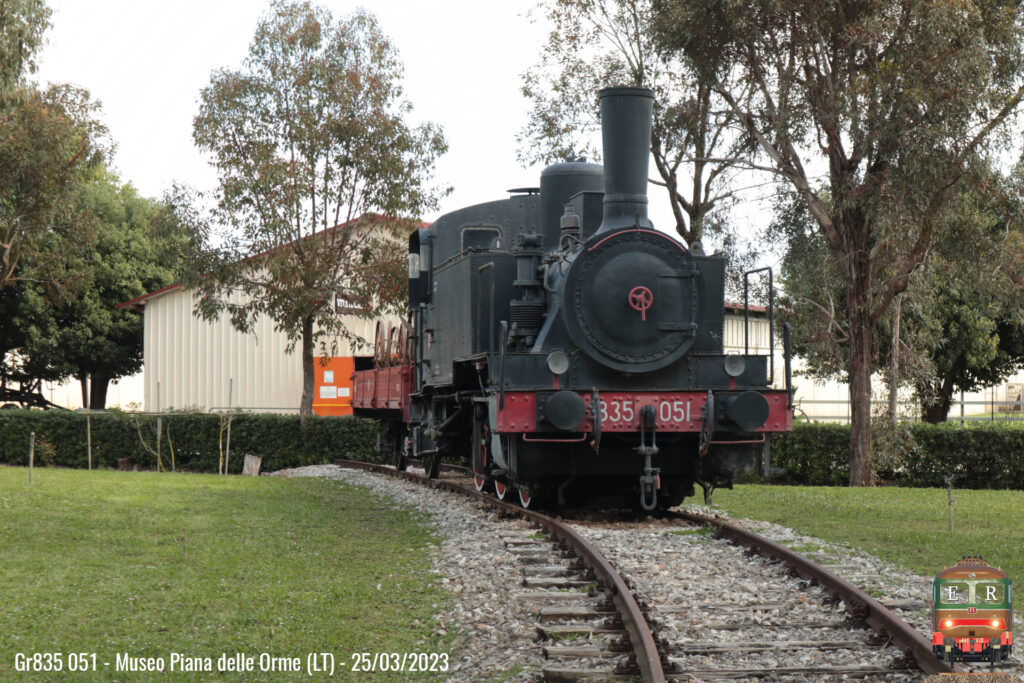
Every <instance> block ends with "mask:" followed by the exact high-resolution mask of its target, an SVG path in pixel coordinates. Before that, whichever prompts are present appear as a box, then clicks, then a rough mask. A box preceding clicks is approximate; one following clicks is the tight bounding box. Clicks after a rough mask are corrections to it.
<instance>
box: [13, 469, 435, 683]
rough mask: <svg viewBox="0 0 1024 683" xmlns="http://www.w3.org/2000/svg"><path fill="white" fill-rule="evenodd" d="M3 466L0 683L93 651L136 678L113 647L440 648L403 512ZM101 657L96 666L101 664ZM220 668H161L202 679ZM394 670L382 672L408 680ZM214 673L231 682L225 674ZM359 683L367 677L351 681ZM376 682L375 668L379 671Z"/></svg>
mask: <svg viewBox="0 0 1024 683" xmlns="http://www.w3.org/2000/svg"><path fill="white" fill-rule="evenodd" d="M27 479H28V471H27V469H25V468H16V467H0V576H2V579H0V679H3V680H8V679H9V678H16V677H17V674H16V673H15V666H14V665H15V655H16V654H17V653H35V652H61V653H65V657H66V653H69V652H84V653H96V654H97V659H98V661H99V662H100V663H99V671H98V674H92V673H90V674H87V675H86V674H74V675H72V674H68V673H67V672H64V673H62V674H57V675H55V676H54V677H52V678H48V677H46V676H41V675H40V674H22V675H21V676H23V677H24V679H25V680H41V679H42V680H56V679H60V680H63V679H65V678H69V679H72V680H93V679H95V678H97V677H98V678H105V679H109V680H113V679H116V680H146V679H148V678H151V677H152V674H136V675H134V676H132V675H126V674H124V673H117V672H115V670H114V669H115V666H116V660H115V658H116V655H117V654H118V653H122V652H123V653H129V654H131V655H133V656H139V657H164V659H165V662H167V663H169V658H170V653H173V652H179V653H184V654H187V655H189V656H196V657H212V658H213V659H214V663H215V665H216V659H217V657H218V656H219V655H220V654H221V653H235V652H242V653H247V654H249V655H254V656H256V657H257V658H258V657H259V655H260V654H261V653H269V654H270V655H272V656H288V657H300V658H301V660H302V667H303V673H302V674H301V675H299V674H295V675H291V676H288V675H284V676H282V675H280V674H261V673H260V672H259V669H258V667H259V664H258V659H257V663H256V667H257V670H256V671H255V672H254V673H249V674H245V675H244V678H245V680H261V679H263V680H275V681H277V680H289V679H299V678H302V679H308V677H307V675H306V674H305V667H306V655H307V653H309V652H331V653H333V654H334V656H335V661H336V663H337V664H339V665H341V664H345V665H346V668H345V669H344V670H345V671H347V670H348V669H350V668H351V664H352V660H351V653H359V652H370V653H372V652H399V653H401V652H447V650H446V647H447V643H446V642H441V641H438V640H437V637H435V636H431V631H432V630H433V624H434V614H436V613H437V612H438V611H439V607H440V606H442V605H443V604H444V603H445V601H446V597H445V594H444V593H443V591H442V590H441V589H440V588H439V587H438V586H437V585H436V584H434V583H433V579H434V576H433V575H432V574H431V572H430V560H429V552H430V548H431V546H432V545H433V544H436V542H437V539H436V538H435V537H434V536H433V534H432V533H431V531H430V530H429V529H428V527H427V526H426V525H425V523H424V520H423V518H422V517H420V516H418V515H417V514H415V513H412V512H408V511H402V510H396V509H395V508H394V507H391V506H388V505H386V504H385V503H383V502H382V501H381V500H380V499H378V498H376V497H375V496H372V495H368V494H367V492H366V491H365V490H362V489H359V488H356V487H351V486H345V485H342V484H340V483H338V482H328V481H323V480H311V479H284V478H277V477H259V478H254V477H238V476H233V477H218V476H215V475H186V474H157V473H146V472H109V471H99V472H97V471H94V472H84V471H75V470H58V469H37V470H36V471H35V483H34V484H33V485H32V486H31V487H30V486H29V485H28V483H27ZM104 661H106V662H109V666H108V667H105V666H103V664H102V662H104ZM216 676H218V674H205V675H204V674H198V675H189V674H182V675H174V676H170V677H169V680H192V679H197V680H198V679H203V680H207V679H209V678H211V677H216ZM408 677H409V676H408V674H405V675H393V676H392V677H391V678H392V679H393V680H401V679H405V678H408ZM227 678H229V679H232V680H237V679H238V676H237V674H235V675H228V676H227ZM360 678H361V679H362V678H365V677H360ZM381 678H382V679H384V678H387V677H386V676H383V677H381Z"/></svg>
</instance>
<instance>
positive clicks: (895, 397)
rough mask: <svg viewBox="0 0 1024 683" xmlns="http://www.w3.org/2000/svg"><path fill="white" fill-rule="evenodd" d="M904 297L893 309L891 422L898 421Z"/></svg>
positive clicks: (890, 385) (890, 380) (898, 296)
mask: <svg viewBox="0 0 1024 683" xmlns="http://www.w3.org/2000/svg"><path fill="white" fill-rule="evenodd" d="M902 302H903V295H902V294H897V295H896V298H895V300H893V303H892V305H893V309H892V342H891V344H890V349H889V420H890V421H892V422H895V421H896V412H897V408H898V407H899V389H900V383H899V375H900V354H899V350H900V307H901V304H902Z"/></svg>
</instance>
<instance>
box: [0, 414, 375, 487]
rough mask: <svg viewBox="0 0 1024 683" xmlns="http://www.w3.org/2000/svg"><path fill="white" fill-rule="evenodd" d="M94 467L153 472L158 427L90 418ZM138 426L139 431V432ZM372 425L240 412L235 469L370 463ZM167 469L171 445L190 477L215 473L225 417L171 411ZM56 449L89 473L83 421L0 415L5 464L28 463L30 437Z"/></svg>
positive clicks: (58, 460)
mask: <svg viewBox="0 0 1024 683" xmlns="http://www.w3.org/2000/svg"><path fill="white" fill-rule="evenodd" d="M90 419H91V425H92V444H93V454H92V458H93V459H92V462H93V467H99V468H102V467H116V466H117V460H118V459H119V458H130V459H131V461H132V462H133V463H135V464H136V465H138V466H139V467H141V468H142V469H147V470H156V469H158V467H157V457H156V455H155V454H154V453H152V452H150V451H149V450H147V449H146V448H145V447H144V446H143V444H142V443H141V442H140V439H139V432H140V431H141V433H142V436H143V438H145V439H146V443H147V444H149V446H150V447H151V448H152V447H155V444H156V428H157V425H156V421H157V418H156V417H154V416H151V415H141V416H134V415H130V414H126V413H120V412H116V411H112V412H110V413H107V414H105V415H93V416H92V417H91V418H90ZM136 420H137V423H138V427H136ZM376 429H377V425H376V423H375V422H372V421H368V420H364V421H356V420H355V419H353V418H350V417H315V418H310V419H309V420H307V421H306V425H305V427H303V426H301V424H300V421H299V418H298V417H297V416H295V415H270V414H237V415H235V416H234V418H233V419H232V421H231V453H232V457H231V463H230V471H231V472H232V473H236V474H237V473H238V472H241V471H242V460H243V458H242V454H246V453H247V454H250V455H255V456H259V457H261V458H263V469H264V470H265V471H272V470H280V469H286V468H289V467H298V466H301V465H313V464H320V463H328V462H332V461H334V460H336V459H338V458H350V459H355V460H373V459H374V458H375V457H376V455H375V453H374V445H375V443H376V438H377V431H376ZM162 430H163V445H162V449H161V453H162V458H163V461H164V464H165V466H168V465H169V463H170V457H169V455H170V451H169V449H168V441H169V442H170V444H171V446H172V447H173V448H174V455H175V460H176V463H177V468H178V469H179V470H181V471H185V472H216V471H217V465H218V458H219V450H218V448H219V443H220V438H219V437H220V433H219V432H220V416H218V415H210V414H196V413H172V414H170V415H166V416H164V417H163V418H162ZM31 432H35V434H36V438H37V439H43V440H46V441H48V442H49V443H52V444H53V445H54V447H55V451H54V453H53V464H54V465H57V466H59V467H75V468H85V467H86V466H87V461H88V449H87V447H86V416H85V415H83V414H81V413H74V412H68V411H56V410H54V411H38V410H18V409H13V410H11V409H8V410H0V463H3V464H8V465H27V464H28V444H29V434H30V433H31Z"/></svg>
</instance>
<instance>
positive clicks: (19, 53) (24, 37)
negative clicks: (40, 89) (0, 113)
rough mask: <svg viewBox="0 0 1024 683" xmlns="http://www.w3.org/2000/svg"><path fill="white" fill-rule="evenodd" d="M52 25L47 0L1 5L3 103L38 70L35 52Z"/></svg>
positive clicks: (17, 0)
mask: <svg viewBox="0 0 1024 683" xmlns="http://www.w3.org/2000/svg"><path fill="white" fill-rule="evenodd" d="M49 27H50V8H49V7H47V6H46V2H45V1H44V0H4V3H3V7H2V9H0V106H3V105H2V103H3V102H5V101H6V100H7V99H8V98H9V97H12V96H13V95H14V91H15V89H16V88H17V87H18V85H20V84H21V83H22V81H23V79H24V77H25V75H26V74H27V73H31V72H33V71H35V54H36V51H37V50H39V48H40V47H42V44H43V33H44V32H45V31H46V29H48V28H49Z"/></svg>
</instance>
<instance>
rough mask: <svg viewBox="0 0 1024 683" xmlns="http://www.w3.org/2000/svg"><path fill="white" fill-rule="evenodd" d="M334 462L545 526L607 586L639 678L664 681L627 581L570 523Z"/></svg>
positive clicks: (454, 487)
mask: <svg viewBox="0 0 1024 683" xmlns="http://www.w3.org/2000/svg"><path fill="white" fill-rule="evenodd" d="M334 464H335V465H338V466H340V467H347V468H350V469H361V470H369V471H372V472H382V473H384V474H389V475H391V476H397V477H402V478H404V479H407V480H409V481H414V482H416V483H418V484H423V485H426V486H430V487H431V488H436V489H442V490H444V491H450V492H452V493H458V494H460V495H463V496H467V497H469V498H471V499H473V500H477V501H479V502H481V503H485V504H487V505H489V506H491V507H495V508H498V509H499V510H501V511H502V512H505V513H507V514H510V515H519V516H520V517H523V518H525V519H527V520H529V521H531V522H533V523H534V524H537V525H539V526H540V527H542V528H543V529H545V530H547V532H548V533H549V534H551V536H553V537H554V538H557V539H558V540H559V541H561V542H562V543H564V544H567V545H568V546H569V547H571V548H572V549H573V551H575V553H576V555H577V556H578V557H579V558H580V559H581V560H582V561H583V563H584V564H586V565H587V567H589V568H590V569H592V570H593V571H594V573H595V574H596V575H597V576H598V577H599V578H600V579H601V580H602V581H603V582H604V584H605V587H606V590H607V591H608V592H609V593H610V594H611V598H612V601H613V602H614V603H615V607H616V608H617V609H618V611H619V615H620V616H621V617H622V623H623V625H624V626H625V627H626V632H627V633H628V634H629V641H630V644H631V645H632V646H633V653H634V656H635V658H636V664H637V666H638V667H639V668H640V675H641V678H642V679H643V680H644V681H645V682H649V683H663V682H664V681H665V669H664V663H663V662H662V659H661V656H660V655H659V653H658V648H657V645H656V643H655V640H654V635H653V634H652V633H651V629H650V626H648V624H647V620H646V619H645V618H644V614H643V612H642V611H641V609H640V606H639V605H638V604H637V601H636V598H634V597H633V593H632V592H631V591H630V589H629V586H627V585H626V582H625V580H624V579H623V578H622V577H621V576H620V575H619V573H618V571H616V570H615V567H614V566H612V564H611V563H610V562H609V561H608V559H607V558H606V557H605V556H604V555H602V554H601V552H600V551H598V550H597V548H595V547H594V546H593V545H591V544H590V543H589V542H588V541H587V540H586V539H585V538H583V537H582V536H581V535H580V534H578V533H577V532H576V531H575V530H574V529H573V528H572V527H570V526H569V525H567V524H564V523H563V522H561V521H559V520H557V519H554V518H552V517H548V516H547V515H544V514H541V513H539V512H537V511H536V510H526V509H524V508H521V507H519V506H518V505H514V504H512V503H508V502H505V501H502V500H498V499H497V498H494V497H492V496H489V495H487V494H484V493H480V492H478V491H474V490H473V489H470V488H468V487H465V486H460V485H459V484H455V483H453V482H450V481H444V480H441V479H427V478H426V477H422V476H420V475H418V474H413V473H411V472H399V471H398V470H396V469H394V468H393V467H388V466H385V465H378V464H376V463H367V462H358V461H355V460H335V461H334Z"/></svg>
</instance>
